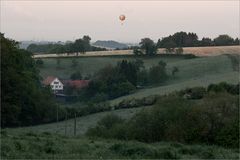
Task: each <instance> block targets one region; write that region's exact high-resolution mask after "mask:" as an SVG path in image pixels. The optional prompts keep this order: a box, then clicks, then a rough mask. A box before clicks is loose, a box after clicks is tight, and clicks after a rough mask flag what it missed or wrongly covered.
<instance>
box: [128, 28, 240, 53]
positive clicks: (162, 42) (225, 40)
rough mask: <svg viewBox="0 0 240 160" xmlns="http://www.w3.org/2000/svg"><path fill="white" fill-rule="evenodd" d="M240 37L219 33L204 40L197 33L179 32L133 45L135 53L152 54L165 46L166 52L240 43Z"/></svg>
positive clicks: (180, 51) (147, 39)
mask: <svg viewBox="0 0 240 160" xmlns="http://www.w3.org/2000/svg"><path fill="white" fill-rule="evenodd" d="M239 44H240V43H239V39H238V38H236V39H233V38H232V37H230V36H229V35H226V34H224V35H219V36H218V37H216V38H214V39H213V40H212V39H211V38H207V37H203V38H202V40H199V39H198V36H197V34H196V33H190V32H189V33H186V32H177V33H175V34H173V35H169V36H167V37H163V38H162V39H159V40H158V42H157V43H154V41H153V40H151V39H150V38H143V39H141V42H140V43H139V45H140V47H138V46H135V47H132V49H133V53H134V54H135V55H144V54H145V55H148V56H152V55H155V54H156V53H157V49H158V48H165V49H166V53H176V54H181V53H183V48H182V47H199V46H229V45H239Z"/></svg>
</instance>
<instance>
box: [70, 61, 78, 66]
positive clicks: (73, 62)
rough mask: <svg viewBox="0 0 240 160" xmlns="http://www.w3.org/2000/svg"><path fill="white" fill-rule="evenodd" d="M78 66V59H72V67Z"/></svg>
mask: <svg viewBox="0 0 240 160" xmlns="http://www.w3.org/2000/svg"><path fill="white" fill-rule="evenodd" d="M77 66H78V61H77V60H76V59H72V65H71V67H72V68H76V67H77Z"/></svg>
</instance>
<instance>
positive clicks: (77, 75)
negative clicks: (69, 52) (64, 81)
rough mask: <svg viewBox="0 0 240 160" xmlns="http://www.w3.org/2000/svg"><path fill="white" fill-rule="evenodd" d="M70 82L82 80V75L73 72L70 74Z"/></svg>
mask: <svg viewBox="0 0 240 160" xmlns="http://www.w3.org/2000/svg"><path fill="white" fill-rule="evenodd" d="M70 78H71V80H79V79H80V80H81V79H82V74H81V73H80V72H79V71H77V72H74V73H73V74H71V76H70Z"/></svg>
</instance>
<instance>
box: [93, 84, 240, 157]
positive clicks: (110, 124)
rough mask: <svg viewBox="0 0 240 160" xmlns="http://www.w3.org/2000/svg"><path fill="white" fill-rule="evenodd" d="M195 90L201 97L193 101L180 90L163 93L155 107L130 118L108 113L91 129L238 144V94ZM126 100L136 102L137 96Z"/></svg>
mask: <svg viewBox="0 0 240 160" xmlns="http://www.w3.org/2000/svg"><path fill="white" fill-rule="evenodd" d="M192 90H193V91H192V93H193V94H192V96H193V97H192V98H193V99H198V98H200V97H201V98H202V99H201V100H198V101H192V100H191V101H190V100H187V99H184V98H182V97H180V96H179V94H171V95H168V96H161V97H158V98H157V102H156V104H155V106H154V107H152V108H149V109H148V110H142V111H140V112H138V113H137V114H136V115H134V116H133V117H132V118H131V119H130V120H129V121H126V122H123V121H121V120H119V118H117V117H114V116H113V117H111V116H110V117H106V118H104V119H102V120H101V121H100V122H99V123H98V125H97V127H95V128H93V129H92V130H90V131H89V132H90V133H92V132H93V133H94V134H92V135H95V136H100V137H105V138H118V139H128V140H129V139H133V140H138V141H142V142H158V141H175V142H180V143H190V144H191V143H206V144H216V145H221V146H226V147H238V144H239V124H238V120H239V118H238V113H239V105H238V104H239V100H238V97H237V96H233V95H231V94H228V93H225V92H223V93H210V94H207V93H205V92H206V91H205V90H204V89H203V88H201V87H198V88H194V89H192ZM203 92H204V94H202V93H203ZM199 93H201V94H199ZM203 95H205V96H204V97H203ZM153 99H154V98H153ZM132 101H134V103H133V104H134V105H131V102H132ZM140 102H141V101H138V103H140ZM141 103H142V102H141ZM126 104H127V105H125V106H128V107H129V106H135V105H136V99H132V100H131V101H130V102H128V103H126ZM138 105H139V104H138ZM204 157H208V158H209V157H211V153H210V152H209V153H206V154H205V153H204Z"/></svg>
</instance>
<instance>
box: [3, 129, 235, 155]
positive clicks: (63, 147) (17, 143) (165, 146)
mask: <svg viewBox="0 0 240 160" xmlns="http://www.w3.org/2000/svg"><path fill="white" fill-rule="evenodd" d="M1 138H2V140H1V142H2V144H1V147H2V148H1V158H3V159H6V158H7V159H239V151H238V149H225V148H222V147H219V146H208V145H185V144H180V143H174V142H158V143H141V142H136V141H119V140H112V139H109V140H104V139H88V138H85V137H75V138H72V137H64V136H58V135H54V134H49V133H41V134H34V133H30V132H28V133H19V134H17V135H12V134H9V133H8V132H7V133H6V132H4V133H3V132H2V134H1Z"/></svg>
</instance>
